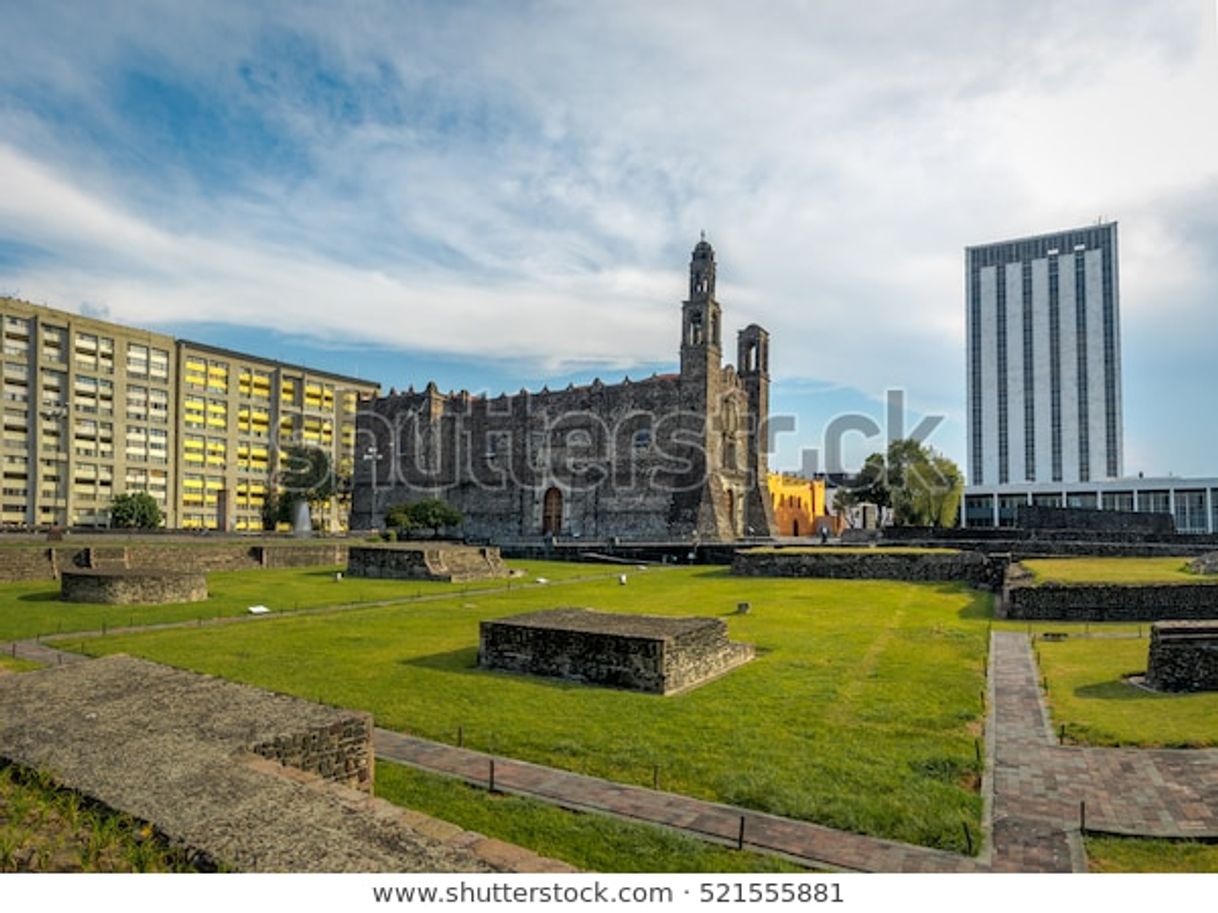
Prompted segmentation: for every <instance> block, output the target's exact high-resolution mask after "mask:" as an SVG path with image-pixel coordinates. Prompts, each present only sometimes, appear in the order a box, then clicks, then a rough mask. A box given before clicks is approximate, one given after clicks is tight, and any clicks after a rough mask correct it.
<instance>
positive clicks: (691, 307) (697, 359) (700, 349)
mask: <svg viewBox="0 0 1218 913" xmlns="http://www.w3.org/2000/svg"><path fill="white" fill-rule="evenodd" d="M722 323H723V319H722V314H721V313H720V309H719V302H718V301H716V300H715V249H714V248H713V247H711V246H710V243H709V242H708V241H707V240H706V234H705V233H703V235H702V239H701V240H700V241H699V242H698V244H697V246H696V247H694V252H693V255H692V256H691V257H690V261H689V298H688V299H687V300H686V301H685V303H684V304H683V305H682V308H681V380H682V382H683V383H686V382H688V383H697V385H698V386H701V387H702V388H703V389H705V387H706V384H707V382H708V381H710V380H711V379H712V378H714V377H717V376H718V372H719V370H720V368H721V367H722V358H723V343H722V339H721V335H722Z"/></svg>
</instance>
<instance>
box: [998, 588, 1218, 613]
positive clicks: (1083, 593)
mask: <svg viewBox="0 0 1218 913" xmlns="http://www.w3.org/2000/svg"><path fill="white" fill-rule="evenodd" d="M999 614H1000V615H1002V616H1004V617H1006V618H1016V619H1020V620H1028V621H1036V620H1042V621H1049V620H1052V621H1159V620H1162V619H1173V618H1179V619H1203V618H1218V585H1214V584H1204V583H1196V584H1194V583H1184V584H1145V585H1126V586H1118V585H1112V584H1104V585H1091V584H1054V583H1044V584H1040V585H1039V586H1038V585H1035V584H1032V583H1029V582H1024V581H1022V580H1020V581H1014V582H1012V584H1011V585H1010V586H1008V587H1007V588H1006V590H1005V592H1004V594H1003V599H1002V601H1001V604H1000V609H999Z"/></svg>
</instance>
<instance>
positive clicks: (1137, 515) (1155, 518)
mask: <svg viewBox="0 0 1218 913" xmlns="http://www.w3.org/2000/svg"><path fill="white" fill-rule="evenodd" d="M1015 525H1016V526H1017V527H1019V528H1021V529H1031V530H1042V529H1059V530H1060V529H1066V530H1074V531H1087V532H1115V533H1149V534H1152V535H1155V534H1164V533H1166V534H1171V533H1174V532H1175V531H1176V521H1175V519H1174V518H1173V517H1172V515H1171V514H1169V513H1146V512H1135V511H1132V510H1089V509H1087V508H1081V507H1040V506H1036V505H1032V504H1020V505H1019V507H1018V508H1016V511H1015Z"/></svg>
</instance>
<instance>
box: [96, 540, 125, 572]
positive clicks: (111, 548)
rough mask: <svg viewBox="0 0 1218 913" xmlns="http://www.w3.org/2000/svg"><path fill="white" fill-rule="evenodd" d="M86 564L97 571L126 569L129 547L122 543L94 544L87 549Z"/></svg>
mask: <svg viewBox="0 0 1218 913" xmlns="http://www.w3.org/2000/svg"><path fill="white" fill-rule="evenodd" d="M85 562H86V566H87V567H89V568H92V569H93V570H95V571H125V570H127V568H128V566H129V565H128V563H127V548H126V546H122V545H92V546H89V548H87V549H86V550H85Z"/></svg>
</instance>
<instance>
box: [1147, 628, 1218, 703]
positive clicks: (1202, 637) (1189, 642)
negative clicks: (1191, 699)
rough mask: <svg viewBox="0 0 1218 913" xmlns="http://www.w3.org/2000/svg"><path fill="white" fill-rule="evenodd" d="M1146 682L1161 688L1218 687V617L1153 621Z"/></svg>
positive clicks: (1194, 688)
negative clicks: (1197, 619) (1210, 619)
mask: <svg viewBox="0 0 1218 913" xmlns="http://www.w3.org/2000/svg"><path fill="white" fill-rule="evenodd" d="M1146 684H1147V685H1149V686H1150V687H1151V688H1155V689H1156V690H1159V691H1218V621H1160V622H1156V623H1155V624H1153V625H1151V626H1150V651H1149V655H1148V659H1147V669H1146Z"/></svg>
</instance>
